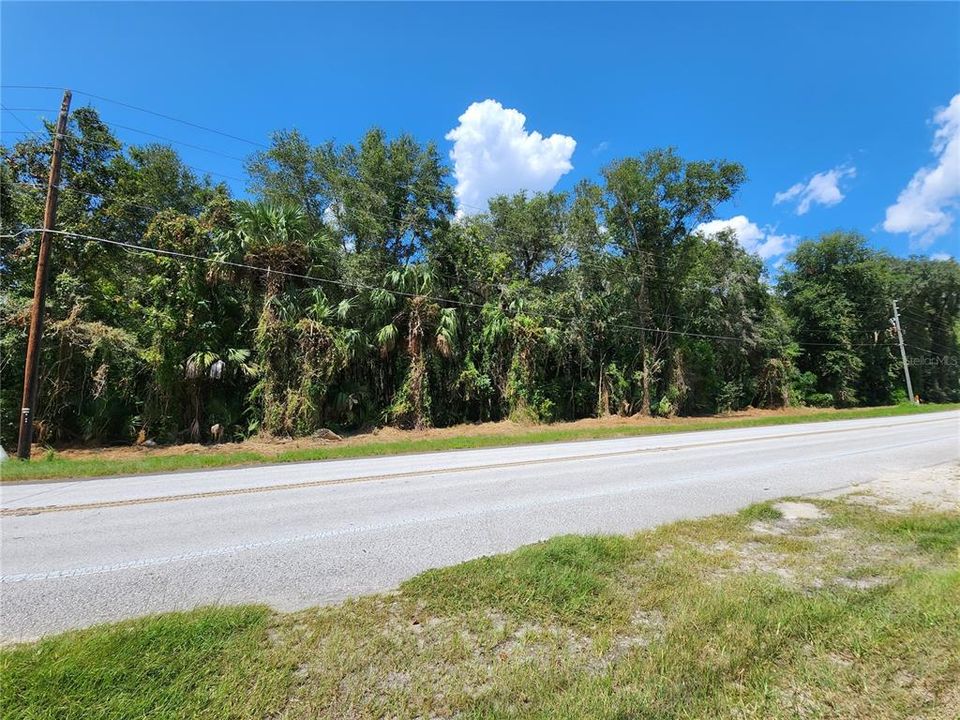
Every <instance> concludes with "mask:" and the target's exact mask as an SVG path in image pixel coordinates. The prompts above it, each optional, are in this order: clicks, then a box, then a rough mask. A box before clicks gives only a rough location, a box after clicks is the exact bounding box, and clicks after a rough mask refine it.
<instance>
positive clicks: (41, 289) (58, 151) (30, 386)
mask: <svg viewBox="0 0 960 720" xmlns="http://www.w3.org/2000/svg"><path fill="white" fill-rule="evenodd" d="M70 98H71V93H70V91H69V90H64V91H63V102H62V103H60V116H59V117H58V118H57V134H56V135H54V136H53V154H52V156H51V158H50V177H48V178H47V202H46V203H45V204H44V206H43V234H42V235H41V236H40V252H39V254H38V255H37V276H36V278H35V279H34V282H33V308H32V310H31V311H30V337H29V339H28V340H27V360H26V362H25V363H24V366H23V402H22V404H21V409H20V438H19V440H18V441H17V457H19V458H20V459H21V460H29V459H30V445H31V443H32V442H33V412H34V408H35V407H36V404H37V385H38V383H37V379H38V376H39V375H38V372H37V371H38V368H39V364H40V341H41V340H42V339H43V312H44V305H45V301H46V298H47V275H48V274H49V272H50V265H49V260H50V242H51V239H52V238H51V236H52V235H53V233H51V232H50V231H51V230H54V229H55V228H56V225H57V195H58V192H59V189H60V157H61V156H62V155H63V137H64V135H65V134H66V132H67V117H68V116H69V115H70Z"/></svg>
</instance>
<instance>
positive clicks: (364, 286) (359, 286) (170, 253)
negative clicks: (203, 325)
mask: <svg viewBox="0 0 960 720" xmlns="http://www.w3.org/2000/svg"><path fill="white" fill-rule="evenodd" d="M38 232H50V233H53V234H56V235H62V236H67V237H73V238H77V239H81V240H86V241H94V242H100V243H104V244H106V245H112V246H115V247H121V248H124V249H126V250H131V251H135V252H144V253H152V254H155V255H162V256H167V257H176V258H181V259H186V260H195V261H198V262H204V263H211V264H218V265H225V266H228V267H235V268H241V269H246V270H252V271H254V272H260V273H265V274H268V275H269V274H271V273H273V274H277V275H281V276H284V277H290V278H294V279H299V280H307V281H311V282H321V283H328V284H331V285H335V286H339V287H344V288H350V289H353V290H368V291H375V290H380V291H384V292H388V293H391V294H394V295H400V296H402V297H409V298H424V299H426V300H431V301H433V302H437V303H446V304H449V305H456V306H461V307H471V308H476V309H483V308H484V307H485V305H483V304H481V303H475V302H470V301H466V300H457V299H454V298H447V297H443V296H439V295H432V294H430V293H414V292H409V291H404V290H397V289H393V288H388V287H383V286H379V285H370V284H369V283H363V282H359V281H346V280H337V279H334V278H322V277H318V276H316V275H306V274H303V273H294V272H290V271H287V270H274V269H272V268H269V267H259V266H256V265H249V264H247V263H240V262H236V261H233V260H227V259H226V258H216V257H208V256H204V255H194V254H192V253H184V252H179V251H176V250H165V249H162V248H153V247H147V246H144V245H137V244H136V243H129V242H124V241H121V240H111V239H109V238H103V237H98V236H95V235H86V234H83V233H75V232H71V231H68V230H46V231H44V229H43V228H24V229H23V230H20V231H19V232H16V233H11V234H4V235H0V237H6V238H14V237H18V236H20V235H24V234H27V233H38ZM525 314H528V315H531V316H533V317H540V318H543V319H550V320H557V321H560V322H566V323H575V322H577V321H579V320H581V319H582V318H576V317H565V316H561V315H555V314H552V313H542V312H529V313H525ZM618 326H619V327H621V328H623V329H626V330H637V331H641V332H650V333H655V334H663V335H674V336H681V337H693V338H698V339H704V340H723V341H732V342H736V343H740V344H743V338H738V337H734V336H732V335H716V334H709V333H697V332H687V331H681V330H666V329H663V328H657V327H645V326H642V325H633V324H627V323H618ZM798 344H801V345H841V346H843V347H855V346H868V345H869V346H876V345H877V344H878V343H853V344H849V343H806V342H804V343H798Z"/></svg>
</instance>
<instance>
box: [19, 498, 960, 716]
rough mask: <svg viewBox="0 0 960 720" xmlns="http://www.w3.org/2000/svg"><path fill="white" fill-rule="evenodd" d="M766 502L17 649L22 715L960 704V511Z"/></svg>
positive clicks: (808, 712)
mask: <svg viewBox="0 0 960 720" xmlns="http://www.w3.org/2000/svg"><path fill="white" fill-rule="evenodd" d="M816 504H817V505H818V506H819V507H820V509H821V510H822V511H823V513H824V514H823V516H822V517H820V518H817V519H809V520H791V519H788V518H785V517H784V516H783V515H782V514H781V513H779V512H778V511H776V510H775V509H774V508H772V507H771V506H769V505H757V506H753V507H751V508H748V509H747V510H745V511H743V512H741V513H739V514H738V515H733V516H718V517H713V518H708V519H705V520H699V521H690V522H681V523H676V524H673V525H669V526H665V527H662V528H659V529H656V530H652V531H648V532H643V533H640V534H637V535H635V536H632V537H572V536H568V537H560V538H555V539H553V540H550V541H548V542H544V543H540V544H537V545H532V546H528V547H525V548H521V549H520V550H517V551H515V552H513V553H509V554H505V555H499V556H494V557H488V558H481V559H478V560H475V561H471V562H468V563H464V564H461V565H458V566H455V567H451V568H445V569H439V570H433V571H430V572H427V573H424V574H422V575H419V576H417V577H415V578H413V579H412V580H410V581H408V582H406V583H404V584H403V585H402V586H401V588H400V589H399V591H398V592H395V593H390V594H384V595H377V596H371V597H366V598H361V599H357V600H353V601H349V602H346V603H343V604H341V605H338V606H335V607H327V608H318V609H313V610H308V611H304V612H298V613H292V614H286V615H282V614H272V613H270V612H269V611H267V610H265V609H263V608H256V607H252V608H235V609H206V610H198V611H196V612H192V613H186V614H172V615H164V616H159V617H153V618H148V619H144V620H138V621H134V622H128V623H121V624H117V625H109V626H101V627H97V628H92V629H89V630H84V631H81V632H74V633H68V634H65V635H61V636H57V637H53V638H50V639H47V640H44V641H41V642H39V643H35V644H30V645H21V646H15V647H12V648H8V649H6V650H3V651H2V653H0V670H2V673H3V680H4V682H3V684H2V690H0V715H2V717H4V718H5V719H6V718H10V719H13V718H33V719H36V718H97V719H101V720H108V719H112V718H131V717H148V718H193V717H200V718H263V717H270V718H277V719H280V718H284V719H286V720H295V719H297V718H358V719H359V718H388V717H389V718H410V719H412V718H422V717H431V718H448V717H458V718H468V719H475V720H479V719H482V718H507V717H509V718H544V719H546V718H552V719H554V718H559V719H563V718H570V719H571V720H572V719H573V718H584V717H589V718H593V719H598V720H602V719H605V718H609V719H611V720H613V719H614V718H625V717H629V718H734V717H735V718H758V719H759V718H796V717H843V718H871V719H879V720H884V719H887V718H890V719H892V718H902V717H924V718H943V719H944V720H946V719H947V718H956V717H958V714H960V686H958V684H957V682H956V678H957V677H960V567H958V564H957V560H958V554H957V553H958V548H960V515H957V514H955V513H953V514H951V513H929V512H928V513H921V512H913V513H908V514H903V515H895V516H894V515H890V514H888V513H885V512H883V511H881V510H878V509H876V508H871V507H865V506H862V505H854V504H853V503H851V502H847V501H826V500H823V501H817V502H816Z"/></svg>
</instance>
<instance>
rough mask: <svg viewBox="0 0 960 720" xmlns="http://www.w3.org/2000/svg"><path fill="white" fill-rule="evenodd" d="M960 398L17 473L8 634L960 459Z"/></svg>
mask: <svg viewBox="0 0 960 720" xmlns="http://www.w3.org/2000/svg"><path fill="white" fill-rule="evenodd" d="M958 429H960V413H958V412H946V413H933V414H927V415H913V416H906V417H896V418H892V417H891V418H876V419H869V420H844V421H832V422H821V423H810V424H796V425H785V426H776V427H759V428H750V429H737V430H715V431H709V432H695V433H682V434H674V435H660V436H647V437H636V438H623V439H615V440H598V441H584V442H569V443H556V444H549V445H530V446H520V447H510V448H491V449H483V450H466V451H456V452H446V453H429V454H419V455H403V456H396V457H384V458H367V459H354V460H337V461H325V462H314V463H303V464H286V465H273V466H262V467H251V468H240V469H236V468H235V469H223V470H215V471H204V472H187V473H172V474H167V475H151V476H141V477H124V478H105V479H95V480H77V481H68V482H60V481H57V482H32V483H17V484H5V485H2V486H0V540H2V546H0V641H2V642H5V643H9V642H15V641H19V640H26V639H33V638H36V637H39V636H42V635H45V634H49V633H54V632H59V631H62V630H66V629H70V628H77V627H84V626H88V625H92V624H95V623H99V622H104V621H111V620H119V619H122V618H127V617H135V616H139V615H144V614H147V613H153V612H160V611H168V610H179V609H187V608H193V607H196V606H199V605H210V604H233V603H266V604H269V605H271V606H273V607H275V608H278V609H280V610H294V609H299V608H304V607H310V606H313V605H318V604H322V603H331V602H335V601H338V600H342V599H343V598H347V597H350V596H356V595H361V594H366V593H371V592H376V591H381V590H386V589H389V588H393V587H395V586H396V585H397V584H398V583H399V582H401V581H402V580H404V579H405V578H409V577H411V576H413V575H415V574H417V573H419V572H421V571H423V570H426V569H428V568H432V567H439V566H444V565H450V564H454V563H458V562H461V561H464V560H468V559H470V558H475V557H478V556H481V555H487V554H491V553H498V552H503V551H506V550H511V549H513V548H516V547H519V546H521V545H524V544H527V543H531V542H536V541H538V540H542V539H545V538H549V537H552V536H555V535H559V534H564V533H625V532H631V531H635V530H639V529H642V528H648V527H652V526H655V525H658V524H661V523H664V522H668V521H671V520H676V519H680V518H692V517H699V516H704V515H710V514H714V513H719V512H728V511H733V510H736V509H738V508H741V507H743V506H745V505H748V504H750V503H752V502H756V501H759V500H765V499H772V498H778V497H782V496H785V495H802V494H809V493H819V492H823V491H827V490H831V489H835V488H840V487H844V486H848V485H852V484H855V483H863V482H870V481H872V480H876V479H879V478H881V477H886V476H890V475H896V474H898V473H905V472H909V471H912V470H916V469H918V468H922V467H926V466H931V465H937V464H941V463H945V462H951V461H956V460H957V459H958V457H960V440H958Z"/></svg>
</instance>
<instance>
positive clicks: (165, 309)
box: [0, 108, 960, 443]
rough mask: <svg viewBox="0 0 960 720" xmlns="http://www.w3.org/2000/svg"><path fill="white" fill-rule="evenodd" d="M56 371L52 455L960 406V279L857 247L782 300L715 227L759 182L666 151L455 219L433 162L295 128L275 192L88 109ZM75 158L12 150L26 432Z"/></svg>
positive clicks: (12, 345) (63, 277) (10, 428)
mask: <svg viewBox="0 0 960 720" xmlns="http://www.w3.org/2000/svg"><path fill="white" fill-rule="evenodd" d="M65 147H66V149H65V153H64V162H63V186H64V190H63V191H62V193H61V200H60V213H59V227H60V229H62V230H65V231H69V232H71V233H75V234H77V235H84V236H90V237H94V238H103V239H105V240H108V241H114V242H120V243H127V244H128V245H134V246H140V247H143V248H151V249H154V250H156V251H158V252H144V251H140V250H137V249H136V248H133V247H129V246H126V247H125V246H118V245H111V244H109V243H106V242H101V241H97V240H91V239H87V238H83V237H76V236H61V237H57V239H56V242H55V251H54V253H53V272H52V274H51V283H50V292H49V296H48V304H47V310H48V321H47V325H46V328H47V330H46V333H47V334H46V337H45V342H44V346H43V354H42V360H41V363H42V364H41V397H40V402H39V408H38V416H37V417H38V430H39V438H40V439H41V440H42V441H46V442H73V441H90V442H126V441H131V440H134V439H135V438H137V437H140V438H144V437H151V438H155V439H157V440H158V441H190V440H193V441H198V440H206V439H208V437H209V435H208V434H209V428H210V427H211V426H212V425H214V424H220V425H221V426H223V427H225V428H226V429H227V437H233V438H240V437H244V436H248V435H250V434H252V433H257V432H267V433H272V434H279V435H304V434H309V433H312V432H314V431H316V430H317V429H319V428H321V427H325V426H330V427H337V428H355V427H360V426H364V425H369V424H379V423H390V424H395V425H398V426H401V427H425V426H430V425H437V426H440V425H449V424H452V423H459V422H473V421H484V420H498V419H502V418H514V419H521V420H528V421H554V420H569V419H575V418H582V417H591V416H603V415H606V414H611V413H620V414H627V415H629V414H636V413H640V414H644V415H647V414H656V415H672V414H677V413H680V414H694V413H714V412H723V411H728V410H736V409H740V408H744V407H747V406H757V407H782V406H786V405H795V404H812V405H838V406H849V405H857V404H881V403H890V402H896V401H899V400H903V399H904V396H905V393H904V391H903V390H902V386H903V382H902V370H901V366H900V365H899V354H898V352H899V351H898V350H897V348H896V346H895V345H894V337H893V335H892V334H891V326H890V322H889V317H890V300H891V299H892V298H898V299H899V300H900V301H901V306H902V308H903V311H904V325H905V327H906V329H907V342H908V343H909V344H910V349H909V354H910V356H911V362H912V363H913V365H912V368H911V370H912V377H913V382H914V388H915V390H916V392H917V393H919V394H920V396H921V397H922V398H924V399H925V400H929V401H945V400H957V399H960V380H958V375H960V373H958V370H960V368H958V367H957V358H958V356H960V352H958V319H960V267H958V265H957V263H956V262H954V261H949V262H934V261H931V260H929V259H925V258H919V257H917V258H910V259H900V258H894V257H891V256H889V255H887V254H884V253H882V252H879V251H876V250H873V249H871V248H870V247H869V245H868V244H867V242H866V241H865V239H864V238H863V237H862V236H860V235H858V234H857V233H855V232H833V233H828V234H825V235H823V236H822V237H820V238H818V239H811V240H805V241H803V242H801V243H800V244H799V246H798V247H797V248H796V249H795V251H794V252H793V253H792V254H791V255H790V256H789V259H788V260H789V261H788V263H787V264H786V266H785V267H784V269H783V272H782V273H781V274H780V275H779V278H778V279H777V280H776V283H775V284H774V285H771V283H770V281H769V278H768V277H767V275H766V273H765V270H764V266H763V263H762V262H761V260H760V259H759V258H758V257H756V256H752V255H750V254H748V253H747V252H746V251H745V250H744V249H743V248H742V247H741V246H740V245H739V244H738V243H737V241H736V238H734V237H731V236H730V235H720V236H714V237H703V236H701V235H699V234H695V233H694V232H693V229H694V228H695V227H696V226H697V225H698V224H699V223H701V222H704V221H707V220H709V219H711V218H713V217H714V214H715V209H716V208H717V206H718V205H719V204H720V203H723V202H725V201H727V200H729V199H731V198H733V197H734V196H735V194H736V193H737V190H738V188H739V187H740V185H741V184H742V183H743V182H744V180H745V172H744V169H743V168H742V167H741V166H740V165H739V164H737V163H735V162H729V161H726V160H712V161H690V160H685V159H683V158H681V157H679V156H678V155H677V154H676V152H675V151H673V150H670V149H666V150H653V151H650V152H647V153H645V154H643V155H641V156H639V157H628V158H624V159H622V160H619V161H617V162H614V163H612V164H611V165H610V166H608V167H607V168H606V169H605V170H604V171H603V173H602V176H601V177H600V178H599V179H598V180H597V181H596V182H589V181H583V182H581V183H580V184H579V185H578V186H577V187H576V189H575V190H574V191H573V192H571V193H557V192H550V193H542V194H530V195H523V194H520V195H515V196H512V197H498V198H496V199H494V200H492V201H491V202H490V204H489V207H488V208H487V209H486V211H485V212H482V213H477V214H473V215H467V216H462V217H458V216H457V214H456V212H455V207H454V202H453V194H452V188H451V184H450V177H449V169H448V167H447V166H446V165H445V164H444V162H443V160H442V158H441V156H440V154H439V152H438V150H437V149H436V148H435V147H434V146H433V145H432V144H426V145H424V144H420V143H418V142H417V141H416V140H414V139H413V138H411V137H410V136H407V135H402V136H399V137H395V138H390V137H388V136H387V135H385V134H384V133H383V132H382V131H380V130H376V129H374V130H371V131H369V132H368V133H367V134H366V135H365V136H364V137H363V138H362V140H361V141H360V142H359V144H357V145H344V146H339V145H335V144H333V143H327V144H323V145H312V144H311V143H309V142H308V140H307V139H306V138H304V137H303V136H302V135H301V134H299V133H297V132H295V131H293V132H281V133H278V134H276V135H275V137H274V139H273V143H272V146H271V147H270V149H269V150H266V151H264V152H261V153H258V154H256V155H255V156H253V157H252V158H250V159H249V161H248V163H247V173H248V175H249V191H250V196H251V197H252V198H254V200H245V199H237V198H233V197H231V194H230V192H229V190H228V188H227V187H226V186H225V185H223V184H217V183H214V182H213V181H211V179H210V178H209V177H198V176H197V175H196V173H194V172H193V171H191V170H190V169H189V168H188V167H186V166H185V165H184V163H183V162H182V161H181V159H180V158H179V156H178V155H177V153H176V152H175V151H174V150H173V149H171V148H170V147H168V146H163V145H146V146H128V147H124V146H123V145H122V144H121V143H120V142H119V141H118V140H117V139H116V138H115V137H114V135H113V134H112V133H111V131H110V128H108V127H107V126H106V125H104V123H103V122H101V120H100V118H99V117H98V115H97V113H96V111H95V110H93V109H91V108H84V109H80V110H77V111H75V112H74V113H73V114H72V119H71V123H70V130H69V136H68V137H67V139H66V146H65ZM50 152H51V144H50V142H49V141H48V140H46V139H27V140H24V141H22V142H18V143H15V144H13V145H12V146H10V147H4V148H3V163H2V184H0V210H2V229H3V234H4V237H3V238H2V253H3V255H2V261H0V273H2V279H3V289H2V295H0V303H2V305H0V333H2V335H0V350H2V359H0V363H2V365H0V382H2V388H0V393H2V394H0V403H2V439H3V442H4V443H11V442H12V441H13V440H14V439H15V434H16V424H17V415H18V411H19V405H20V392H21V382H22V372H23V358H24V352H25V346H26V333H27V326H28V319H29V302H30V297H31V294H32V287H33V273H34V263H35V258H36V247H37V242H38V236H37V234H35V233H24V234H17V233H19V232H20V231H21V230H24V229H25V228H31V227H36V226H38V225H39V224H40V222H41V218H42V205H43V194H44V191H43V186H44V185H45V182H46V175H47V168H48V164H49V157H50Z"/></svg>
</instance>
